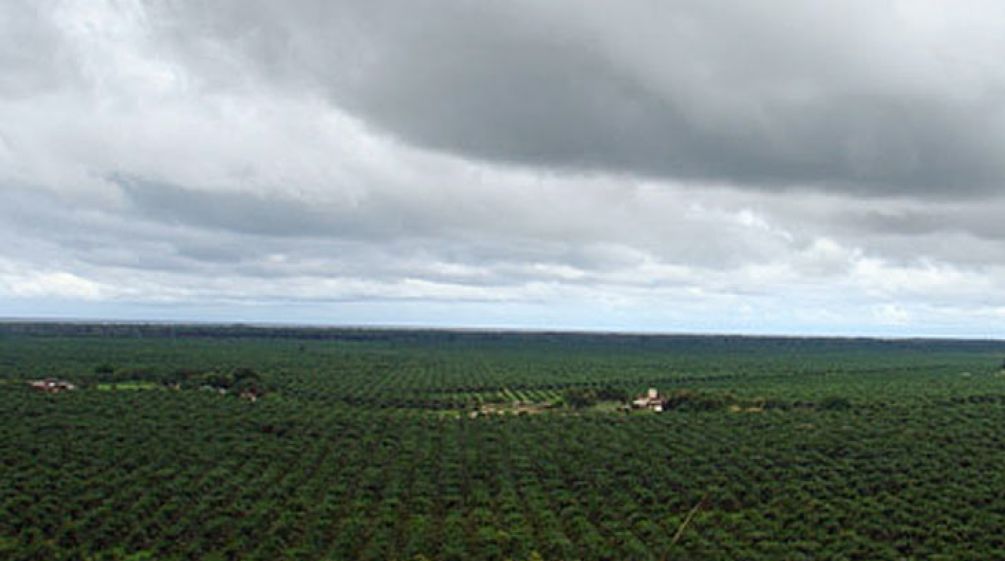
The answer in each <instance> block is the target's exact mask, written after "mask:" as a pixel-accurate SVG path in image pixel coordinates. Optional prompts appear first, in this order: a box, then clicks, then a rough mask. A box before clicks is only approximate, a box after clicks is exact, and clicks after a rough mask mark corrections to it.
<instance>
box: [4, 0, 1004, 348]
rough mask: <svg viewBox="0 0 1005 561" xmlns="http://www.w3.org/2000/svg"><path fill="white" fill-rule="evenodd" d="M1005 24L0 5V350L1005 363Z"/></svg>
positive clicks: (884, 18)
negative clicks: (277, 347) (16, 326)
mask: <svg viewBox="0 0 1005 561" xmlns="http://www.w3.org/2000/svg"><path fill="white" fill-rule="evenodd" d="M1002 60H1005V4H1002V3H1000V2H971V1H965V2H964V1H961V2H945V1H935V0H932V1H923V0H912V1H900V2H898V1H884V0H862V1H853V0H850V1H845V2H805V1H803V0H800V1H786V0H778V1H773V2H757V3H751V2H748V1H741V0H693V1H673V0H661V1H656V0H622V1H619V2H586V3H584V2H572V1H566V0H549V1H541V0H527V1H524V0H511V1H508V2H484V1H475V0H470V1H450V0H446V1H444V0H437V1H424V0H401V1H393V0H391V1H385V0H356V1H338V0H314V1H306V0H305V1H300V0H292V1H290V0H287V1H283V2H276V1H272V0H268V1H267V0H213V1H195V0H192V1H187V0H170V1H163V2H160V1H150V2H133V1H127V0H122V1H112V2H104V1H101V0H89V1H86V2H80V1H66V2H60V1H49V0H6V1H4V2H2V3H0V239H2V242H0V317H63V318H112V319H135V320H139V319H149V320H206V321H261V322H295V323H312V324H316V323H332V324H354V325H359V324H381V325H432V326H466V327H516V328H545V329H613V330H631V331H671V332H741V333H785V334H796V335H798V334H849V335H905V336H913V335H939V336H949V335H960V336H979V337H1005V189H1003V186H1005V65H1002V64H1001V61H1002Z"/></svg>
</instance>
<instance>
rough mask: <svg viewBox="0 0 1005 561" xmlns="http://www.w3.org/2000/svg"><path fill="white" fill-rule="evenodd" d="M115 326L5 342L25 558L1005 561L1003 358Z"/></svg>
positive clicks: (4, 495)
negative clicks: (523, 410) (647, 403)
mask: <svg viewBox="0 0 1005 561" xmlns="http://www.w3.org/2000/svg"><path fill="white" fill-rule="evenodd" d="M113 327H114V326H94V327H93V330H92V328H91V327H88V326H80V325H75V326H72V327H66V328H63V327H58V328H53V329H51V330H49V331H46V330H44V329H42V328H41V327H39V326H37V325H36V326H30V327H24V326H20V327H19V326H14V327H6V328H4V327H0V332H3V335H4V336H3V337H0V397H2V399H0V557H2V558H3V559H5V560H6V559H10V560H12V561H21V560H29V559H53V560H69V559H165V560H169V561H170V560H181V559H251V560H254V559H262V560H265V559H268V560H274V559H305V560H329V559H347V560H348V559H353V560H355V559H402V560H404V559H429V560H443V559H473V560H476V561H477V560H483V559H484V560H499V561H501V560H506V559H512V560H529V559H540V560H564V559H584V560H598V559H643V560H648V559H654V560H655V559H694V560H702V559H749V560H769V559H814V558H816V559H877V560H884V559H938V558H948V559H961V560H966V559H971V560H976V559H995V558H1001V557H1002V552H1003V551H1005V542H1003V541H1002V539H1001V537H1000V528H1001V527H1002V525H1003V523H1005V514H1003V513H1005V498H1003V496H1002V494H1001V493H1000V489H1001V488H1002V487H1003V486H1005V472H1003V471H1002V470H1001V469H1000V466H1001V465H1002V463H1005V446H1003V445H1002V444H1003V442H1002V438H1001V437H1000V436H999V433H1000V430H999V427H1000V426H1002V425H1003V424H1005V378H1003V377H1001V376H999V375H998V367H999V366H1000V360H1001V355H1002V353H1003V351H1005V346H1003V345H1001V344H997V343H994V342H949V341H934V342H924V341H911V342H900V341H871V340H843V341H842V340H817V339H792V340H788V339H755V338H721V337H707V338H702V337H677V338H675V337H652V338H646V337H641V336H640V337H635V336H611V337H603V336H597V335H556V334H540V335H529V334H512V335H508V334H467V333H445V332H439V333H437V332H382V331H361V330H332V331H331V332H326V331H324V330H309V331H306V332H304V337H303V338H297V337H296V336H295V335H296V333H294V332H291V331H289V330H285V329H283V330H279V331H278V332H277V333H271V332H268V331H262V330H244V329H243V328H237V327H235V328H219V331H213V330H212V329H211V328H209V327H206V326H196V327H194V328H192V331H191V332H190V331H186V330H185V329H184V328H176V329H174V330H173V331H171V330H168V329H167V328H166V327H165V326H153V327H151V329H150V330H149V331H144V330H143V329H142V326H125V327H121V328H113ZM103 364H109V365H115V366H114V368H113V371H112V372H97V371H96V368H95V365H103ZM102 370H104V369H102ZM960 372H971V373H972V376H970V377H962V376H960V375H959V373H960ZM46 376H54V377H59V378H63V379H68V380H71V381H75V382H91V384H90V387H85V388H83V389H80V390H77V391H71V392H64V393H61V394H56V395H49V394H43V393H40V392H35V391H31V390H30V389H29V388H28V387H27V385H26V384H24V381H25V380H28V379H35V378H40V377H46ZM120 376H121V377H122V379H121V380H119V379H117V378H118V377H120ZM127 376H128V377H129V378H126V377H127ZM112 382H115V383H122V384H139V383H141V382H142V383H154V384H155V385H156V386H157V387H160V388H163V385H162V384H163V383H170V384H174V383H177V384H179V387H181V389H180V390H178V391H168V390H166V389H161V390H159V391H99V389H97V388H99V387H101V386H100V385H99V383H100V384H108V383H112ZM253 384H260V385H261V386H267V387H268V388H269V390H270V391H269V395H267V396H266V398H265V399H262V400H259V401H257V402H255V403H251V402H248V401H243V400H239V399H231V398H227V397H225V396H220V395H218V394H217V392H206V391H199V389H198V388H200V387H201V386H202V385H210V386H212V387H214V388H222V389H228V390H231V389H233V390H234V391H237V390H236V388H239V387H243V386H246V385H253ZM126 387H132V386H128V385H127V386H126ZM137 387H140V386H137ZM142 387H147V386H142ZM648 387H657V388H659V389H660V390H661V392H663V393H664V394H665V395H666V397H667V400H668V403H671V404H672V408H671V410H670V411H669V412H667V413H664V414H660V415H656V414H622V413H615V412H599V411H596V410H594V409H591V408H588V407H587V408H583V409H579V410H576V411H568V410H565V411H563V410H557V411H549V412H547V413H542V414H535V415H508V416H479V417H478V418H469V417H468V416H467V415H466V414H464V412H465V411H466V410H469V409H470V408H471V407H472V406H473V405H478V404H483V403H491V402H493V401H496V402H500V403H509V402H514V401H519V402H536V403H545V402H548V401H551V400H554V399H558V398H560V397H563V396H565V398H566V400H567V401H568V400H569V396H570V395H573V396H575V395H581V396H584V397H586V398H588V399H594V400H600V401H606V400H610V401H624V400H627V399H628V398H629V397H630V396H632V395H635V394H638V393H639V392H642V391H644V390H645V389H646V388H648ZM692 512H693V513H694V514H693V517H692V518H689V517H691V516H692V514H691V513H692ZM685 520H688V521H689V522H688V524H687V525H686V531H684V532H682V533H681V534H680V536H679V537H677V532H678V530H679V529H680V528H681V527H682V526H683V523H684V521H685Z"/></svg>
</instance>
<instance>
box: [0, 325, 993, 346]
mask: <svg viewBox="0 0 1005 561" xmlns="http://www.w3.org/2000/svg"><path fill="white" fill-rule="evenodd" d="M5 335H28V336H42V337H45V336H71V337H126V338H206V339H220V338H223V339H226V338H261V339H299V340H325V341H336V340H342V341H371V342H381V341H384V342H388V343H403V344H407V343H419V344H428V343H439V342H442V343H448V342H456V343H462V344H464V343H467V344H478V343H484V342H493V343H510V344H513V345H525V344H527V343H536V344H548V343H560V344H562V345H563V346H568V345H572V346H574V347H576V346H582V347H590V346H610V347H616V348H633V347H639V348H649V349H656V348H659V347H663V346H666V347H696V348H697V347H701V348H706V349H707V348H714V347H722V348H728V349H730V350H731V351H733V352H740V353H743V352H746V351H751V352H757V353H763V352H778V351H784V352H799V351H804V350H805V351H813V352H821V351H823V352H826V351H834V352H847V351H850V350H862V351H869V350H875V351H896V350H902V351H939V352H944V351H961V352H975V351H977V352H981V351H987V352H1005V341H999V340H990V339H967V340H965V339H876V338H866V337H860V338H840V337H767V336H763V337H762V336H744V335H682V334H674V335H661V334H630V333H588V332H537V331H505V330H499V331H492V330H449V329H388V328H368V327H304V326H290V327H283V326H258V325H248V324H230V325H224V324H169V323H77V322H43V321H39V322H0V336H5Z"/></svg>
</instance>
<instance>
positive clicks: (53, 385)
mask: <svg viewBox="0 0 1005 561" xmlns="http://www.w3.org/2000/svg"><path fill="white" fill-rule="evenodd" d="M28 385H29V386H31V387H33V388H35V389H36V390H39V391H43V392H46V393H59V392H63V391H70V390H75V389H77V386H75V385H74V384H72V383H70V382H67V381H66V380H57V379H55V378H45V379H42V380H32V381H30V382H28Z"/></svg>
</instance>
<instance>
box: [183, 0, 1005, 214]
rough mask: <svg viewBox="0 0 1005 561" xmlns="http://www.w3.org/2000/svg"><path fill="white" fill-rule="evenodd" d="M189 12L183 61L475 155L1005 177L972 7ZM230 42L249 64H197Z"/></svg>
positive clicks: (762, 185)
mask: <svg viewBox="0 0 1005 561" xmlns="http://www.w3.org/2000/svg"><path fill="white" fill-rule="evenodd" d="M184 6H185V8H191V7H192V6H193V5H190V4H185V5H184ZM197 6H198V7H199V8H198V9H194V10H192V9H183V10H180V11H178V12H176V11H175V9H174V8H176V7H177V6H176V5H174V4H171V5H170V8H165V10H166V11H167V12H168V13H170V14H174V15H175V17H176V19H177V21H179V22H186V23H187V24H189V25H192V26H194V28H195V29H197V30H199V31H200V32H201V37H202V38H203V41H196V42H191V41H188V42H187V45H188V48H189V49H190V54H189V56H191V57H192V59H194V60H196V61H202V62H201V63H202V64H205V65H206V66H207V67H208V68H210V69H212V70H211V72H212V73H215V74H217V75H219V74H224V75H226V74H227V72H228V71H229V72H231V73H233V72H234V71H235V68H240V69H241V70H242V71H244V70H246V68H247V67H246V66H244V65H248V66H249V67H251V68H255V69H257V71H258V72H259V73H260V74H261V75H263V76H267V77H268V79H269V80H271V81H276V80H278V81H285V82H286V83H288V84H291V85H292V86H293V87H299V88H316V89H320V90H322V91H323V92H325V94H326V95H328V96H329V97H330V99H331V100H332V101H333V102H334V103H336V104H338V105H340V106H341V107H344V108H346V109H347V110H349V111H351V112H353V113H355V114H357V115H359V116H361V117H362V118H364V119H365V120H366V121H367V122H369V123H371V124H373V125H375V126H377V127H380V128H381V129H383V130H385V131H388V132H390V133H392V134H394V135H396V136H398V137H399V138H401V139H403V140H405V141H407V142H410V143H414V144H416V145H419V146H425V147H430V148H434V149H437V150H444V151H447V152H451V153H456V154H459V155H463V156H467V157H475V158H482V159H486V160H490V161H500V162H515V163H521V164H530V165H534V166H540V167H543V168H549V169H554V168H559V169H566V170H576V171H582V170H594V171H603V172H613V173H628V174H632V175H638V174H647V175H651V176H655V177H663V178H674V179H687V180H697V181H714V182H729V183H731V184H734V185H737V186H740V187H745V186H749V187H756V188H759V189H779V188H789V189H792V188H798V187H805V186H810V187H814V188H818V189H826V190H830V191H837V192H840V191H847V192H854V193H859V194H883V193H914V194H922V193H925V194H931V195H936V196H938V195H942V196H958V195H961V194H973V193H976V192H986V191H989V190H994V189H997V187H998V186H999V185H1000V183H1001V181H1002V179H1005V167H1003V164H1002V163H1001V159H1000V158H999V157H998V155H999V154H1000V152H1001V151H1002V149H1003V148H1005V138H1003V135H1002V132H1003V128H1002V127H1003V124H1005V121H1003V117H1005V114H1003V109H1005V106H1003V102H1002V99H1003V97H1002V95H1001V94H1002V92H1003V91H1005V90H1003V88H1002V86H1003V84H1005V81H1003V78H1005V73H1003V72H1001V71H1000V70H998V69H997V67H996V66H992V65H991V64H989V63H990V61H992V60H994V59H996V58H998V55H1003V54H1005V44H1003V42H1002V41H1001V40H996V39H995V38H994V34H995V33H997V32H998V31H999V29H997V28H995V27H988V26H986V25H984V26H981V25H976V24H979V23H980V22H979V21H977V18H979V17H983V18H984V20H985V21H987V16H974V17H973V20H969V19H967V18H966V17H965V16H962V15H961V14H960V13H959V12H963V11H965V10H966V9H967V8H964V7H959V8H957V7H946V6H945V5H944V4H928V3H920V4H918V5H916V6H894V5H886V4H880V5H877V4H875V3H873V2H861V3H859V2H856V3H852V4H845V5H841V6H837V5H828V6H824V5H819V6H813V7H808V6H805V5H803V4H802V3H798V2H783V3H778V4H774V5H773V6H772V7H771V9H766V8H764V7H758V8H757V9H756V10H755V9H753V8H752V7H750V6H748V5H747V4H746V3H742V2H733V1H718V2H687V1H679V2H671V3H658V4H657V3H650V2H641V1H639V2H623V3H619V4H618V7H617V8H615V7H613V6H608V5H602V4H598V5H592V6H582V5H581V4H578V3H576V4H571V3H555V4H548V5H542V4H540V3H522V2H516V3H510V4H506V5H497V4H486V3H473V2H450V3H447V4H443V3H429V2H398V1H394V0H385V1H379V2H366V3H359V2H311V1H302V2H292V3H286V4H284V5H283V9H282V10H277V9H276V7H275V6H274V5H273V4H271V3H268V2H264V3H259V2H232V3H226V2H223V3H219V2H218V3H212V4H199V5H197ZM992 9H993V8H992ZM995 11H996V12H997V13H996V15H997V17H999V18H1000V17H1001V15H1002V14H1001V13H1000V10H995ZM925 18H928V19H935V20H939V25H938V26H934V25H932V24H931V23H930V22H928V21H927V20H926V19H925ZM168 19H169V20H170V19H171V18H170V17H169V18H168ZM175 29H176V31H178V32H180V33H182V34H183V35H184V37H185V38H187V37H188V33H189V30H190V27H189V26H188V25H186V26H185V27H182V26H181V25H180V24H179V25H176V26H175ZM179 40H181V39H179ZM967 40H970V41H971V42H970V43H969V44H970V45H971V46H970V47H966V46H963V45H966V44H967ZM989 42H990V44H988V43H989ZM989 47H990V48H993V49H995V50H994V51H992V52H986V51H984V50H983V49H987V48H989ZM221 50H223V52H227V53H230V56H229V57H228V58H226V61H229V62H230V63H233V61H234V60H240V61H241V64H239V65H237V66H236V67H235V66H233V64H231V65H230V66H228V65H226V64H222V65H214V64H213V63H211V62H210V63H207V62H205V61H207V60H212V59H214V53H216V54H217V55H218V54H219V53H220V52H221ZM994 53H997V54H996V55H995V56H992V55H993V54H994ZM219 58H220V57H219V56H216V59H219ZM199 63H200V62H197V63H196V64H199ZM207 72H210V70H207Z"/></svg>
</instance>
